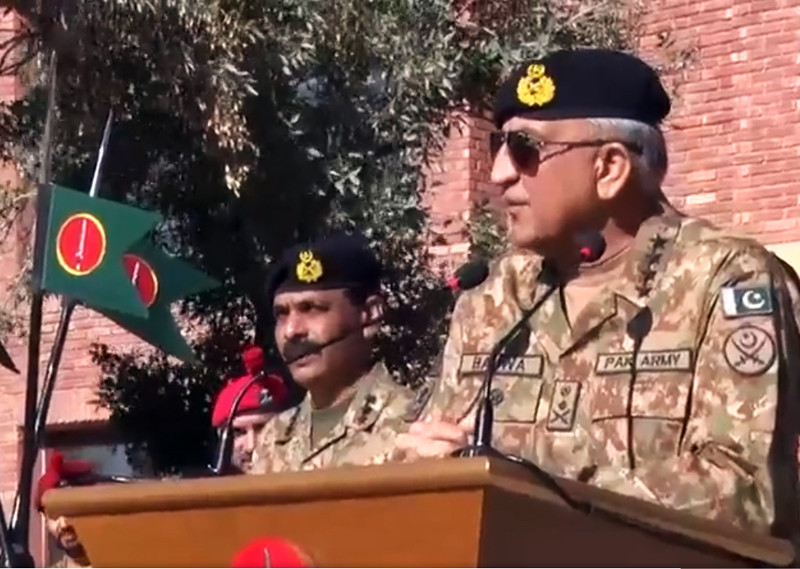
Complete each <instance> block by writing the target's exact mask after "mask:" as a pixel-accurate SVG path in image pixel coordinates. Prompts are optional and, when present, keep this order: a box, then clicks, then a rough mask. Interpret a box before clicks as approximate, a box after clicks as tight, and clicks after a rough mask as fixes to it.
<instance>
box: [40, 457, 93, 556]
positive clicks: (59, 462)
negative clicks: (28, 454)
mask: <svg viewBox="0 0 800 569" xmlns="http://www.w3.org/2000/svg"><path fill="white" fill-rule="evenodd" d="M99 481H100V477H98V476H97V474H96V473H95V470H94V467H93V465H92V463H90V462H89V461H86V460H80V459H74V460H66V459H65V458H64V455H62V454H61V453H59V452H54V453H53V454H52V455H51V457H50V462H49V464H48V466H47V470H46V471H45V473H44V474H43V475H42V476H41V477H40V478H39V482H38V483H37V485H36V493H35V495H34V505H35V506H36V509H37V510H38V511H39V513H41V514H42V517H43V518H44V522H45V528H46V529H47V533H48V534H50V536H52V538H53V539H54V540H55V541H56V543H57V544H58V547H59V549H61V550H62V551H63V552H64V555H63V557H62V558H61V559H60V560H59V561H57V562H56V563H54V564H53V565H52V567H90V566H91V564H90V563H89V558H88V556H87V555H86V551H85V550H84V549H83V546H82V545H81V543H80V541H79V540H78V536H77V534H76V533H75V530H74V529H73V527H72V526H71V525H70V524H69V522H68V521H67V520H66V519H65V518H64V517H63V516H62V517H59V518H52V517H51V516H49V515H48V514H47V512H46V511H45V508H44V504H43V503H42V498H43V497H44V494H45V492H47V491H48V490H52V489H53V488H60V487H63V486H87V485H91V484H96V483H97V482H99Z"/></svg>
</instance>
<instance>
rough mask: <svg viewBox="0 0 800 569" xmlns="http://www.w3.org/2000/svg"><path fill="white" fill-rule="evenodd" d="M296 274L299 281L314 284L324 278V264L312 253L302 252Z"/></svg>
mask: <svg viewBox="0 0 800 569" xmlns="http://www.w3.org/2000/svg"><path fill="white" fill-rule="evenodd" d="M298 259H299V260H298V261H297V266H296V267H295V272H296V273H297V280H298V281H300V282H302V283H313V282H316V281H318V280H319V279H320V277H321V276H322V263H320V262H319V259H317V258H316V257H314V253H312V252H311V251H300V255H299V256H298Z"/></svg>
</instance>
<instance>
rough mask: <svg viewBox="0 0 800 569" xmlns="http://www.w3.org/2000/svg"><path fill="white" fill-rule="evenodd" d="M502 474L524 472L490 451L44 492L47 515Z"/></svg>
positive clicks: (453, 484)
mask: <svg viewBox="0 0 800 569" xmlns="http://www.w3.org/2000/svg"><path fill="white" fill-rule="evenodd" d="M499 477H503V478H508V477H512V478H514V479H517V480H520V481H522V480H525V479H529V477H528V476H527V475H526V473H525V471H524V470H522V469H520V468H519V467H517V466H515V465H512V464H504V463H502V461H498V460H494V459H489V458H482V457H479V458H459V459H456V458H445V459H425V460H419V461H416V462H412V463H391V464H383V465H375V466H342V467H338V468H330V469H321V470H309V471H302V472H286V473H284V472H282V473H274V474H262V475H239V476H225V477H219V478H217V477H208V478H191V479H170V478H167V479H161V480H156V479H145V480H142V481H137V482H132V483H126V484H117V483H113V484H98V485H94V486H83V487H72V488H69V487H66V488H58V489H55V490H51V491H49V492H47V493H46V494H45V495H44V496H43V500H42V501H43V504H44V507H45V510H46V511H47V512H48V515H51V516H56V517H57V516H68V517H69V516H73V517H74V516H90V515H104V514H131V513H137V512H147V511H158V510H163V509H165V508H169V509H171V510H175V509H188V508H193V507H197V506H198V504H200V503H202V504H203V505H204V506H205V507H208V506H216V507H232V506H240V505H247V504H251V505H256V504H277V503H288V502H296V501H310V500H325V499H347V498H364V497H370V496H390V495H401V494H408V493H414V492H439V491H447V490H465V489H470V488H474V489H476V490H479V489H484V488H487V487H489V486H497V487H500V486H504V484H502V482H501V481H500V480H499V479H498V478H499Z"/></svg>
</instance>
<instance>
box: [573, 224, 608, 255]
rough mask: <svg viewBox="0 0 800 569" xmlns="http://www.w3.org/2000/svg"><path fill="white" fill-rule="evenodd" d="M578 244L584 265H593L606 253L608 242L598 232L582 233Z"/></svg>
mask: <svg viewBox="0 0 800 569" xmlns="http://www.w3.org/2000/svg"><path fill="white" fill-rule="evenodd" d="M577 242H578V252H579V253H580V256H581V262H583V263H593V262H595V261H596V260H598V259H599V258H600V257H602V256H603V253H605V252H606V240H605V239H604V238H603V236H602V235H601V234H600V233H598V232H596V231H590V232H586V233H581V234H580V235H578V239H577Z"/></svg>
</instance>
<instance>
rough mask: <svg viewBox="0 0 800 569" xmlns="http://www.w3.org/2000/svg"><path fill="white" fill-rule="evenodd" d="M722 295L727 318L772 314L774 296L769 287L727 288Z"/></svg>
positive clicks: (723, 308)
mask: <svg viewBox="0 0 800 569" xmlns="http://www.w3.org/2000/svg"><path fill="white" fill-rule="evenodd" d="M720 294H721V297H722V311H723V313H724V314H725V317H726V318H741V317H743V316H757V315H767V314H772V294H771V291H770V289H769V287H767V286H742V287H735V286H726V287H725V288H723V289H722V292H721V293H720Z"/></svg>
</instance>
